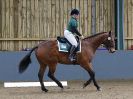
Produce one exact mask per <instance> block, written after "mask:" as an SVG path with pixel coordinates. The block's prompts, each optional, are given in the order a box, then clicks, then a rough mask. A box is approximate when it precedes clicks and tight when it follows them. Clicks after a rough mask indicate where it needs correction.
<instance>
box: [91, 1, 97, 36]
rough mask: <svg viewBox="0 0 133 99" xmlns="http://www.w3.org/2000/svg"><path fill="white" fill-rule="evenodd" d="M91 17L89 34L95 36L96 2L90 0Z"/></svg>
mask: <svg viewBox="0 0 133 99" xmlns="http://www.w3.org/2000/svg"><path fill="white" fill-rule="evenodd" d="M91 7H92V10H91V15H92V19H91V33H92V34H96V1H95V0H92V2H91Z"/></svg>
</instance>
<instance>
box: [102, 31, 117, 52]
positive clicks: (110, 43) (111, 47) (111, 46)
mask: <svg viewBox="0 0 133 99" xmlns="http://www.w3.org/2000/svg"><path fill="white" fill-rule="evenodd" d="M103 45H104V46H105V47H106V48H107V49H108V51H109V52H110V53H114V52H115V38H114V34H113V33H112V32H111V31H109V33H108V37H107V38H106V40H105V41H104V42H103Z"/></svg>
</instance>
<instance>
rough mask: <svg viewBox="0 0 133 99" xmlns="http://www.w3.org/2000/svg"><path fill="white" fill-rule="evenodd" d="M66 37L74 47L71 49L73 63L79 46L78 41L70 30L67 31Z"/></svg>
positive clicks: (70, 56)
mask: <svg viewBox="0 0 133 99" xmlns="http://www.w3.org/2000/svg"><path fill="white" fill-rule="evenodd" d="M64 36H65V38H66V39H67V40H68V41H69V42H70V43H71V44H72V47H71V49H70V55H69V59H70V60H71V61H73V60H74V53H75V49H76V48H77V45H78V43H77V40H76V38H75V36H74V35H73V34H72V33H71V32H69V31H68V30H65V32H64Z"/></svg>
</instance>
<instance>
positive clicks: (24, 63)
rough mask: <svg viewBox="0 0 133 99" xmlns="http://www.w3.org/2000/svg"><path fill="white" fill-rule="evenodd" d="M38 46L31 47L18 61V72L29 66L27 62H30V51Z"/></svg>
mask: <svg viewBox="0 0 133 99" xmlns="http://www.w3.org/2000/svg"><path fill="white" fill-rule="evenodd" d="M36 48H38V46H35V47H33V48H32V49H31V50H30V52H29V53H28V54H27V55H26V56H25V57H24V58H23V59H22V60H21V61H20V63H19V73H23V72H24V71H25V70H26V69H27V67H28V66H29V64H30V63H31V59H30V56H31V53H32V52H33V51H34V50H35V49H36Z"/></svg>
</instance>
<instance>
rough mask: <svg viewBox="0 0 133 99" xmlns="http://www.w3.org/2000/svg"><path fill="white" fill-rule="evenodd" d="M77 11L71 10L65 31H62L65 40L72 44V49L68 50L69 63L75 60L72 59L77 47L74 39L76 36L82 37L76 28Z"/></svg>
mask: <svg viewBox="0 0 133 99" xmlns="http://www.w3.org/2000/svg"><path fill="white" fill-rule="evenodd" d="M79 14H80V13H79V10H77V9H73V10H72V11H71V13H70V15H71V19H70V21H69V23H68V25H67V28H66V30H65V31H64V36H65V38H66V39H67V40H68V41H69V42H70V43H71V44H72V47H71V49H70V54H69V59H70V61H73V60H75V59H74V52H75V49H76V48H77V46H78V43H77V40H76V38H75V36H76V35H78V36H79V37H81V38H83V36H82V35H81V34H80V33H79V31H78V29H77V27H78V21H77V20H78V18H79Z"/></svg>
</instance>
